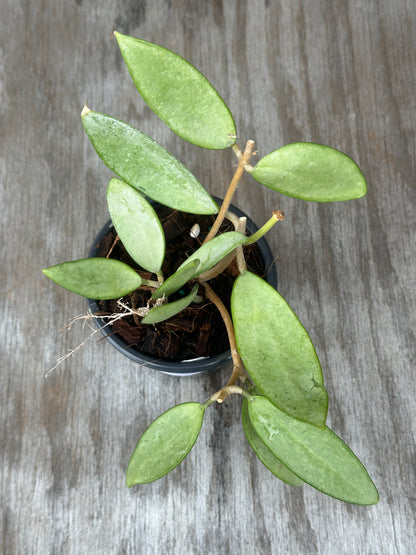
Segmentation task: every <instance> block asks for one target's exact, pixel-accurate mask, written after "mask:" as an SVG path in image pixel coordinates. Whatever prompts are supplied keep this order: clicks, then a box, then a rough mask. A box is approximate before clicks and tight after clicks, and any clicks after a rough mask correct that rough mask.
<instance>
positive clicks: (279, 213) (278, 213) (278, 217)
mask: <svg viewBox="0 0 416 555" xmlns="http://www.w3.org/2000/svg"><path fill="white" fill-rule="evenodd" d="M284 219H285V215H284V213H283V210H273V216H272V217H271V218H270V220H268V221H267V222H266V223H265V224H264V225H263V226H262V227H261V228H260V229H258V230H257V231H256V233H253V235H250V237H249V238H248V239H247V241H246V243H245V244H246V245H251V244H252V243H255V242H256V241H258V240H259V239H260V237H263V235H265V234H266V233H267V232H268V231H269V229H271V228H272V227H273V226H274V224H275V223H277V222H282V221H283V220H284Z"/></svg>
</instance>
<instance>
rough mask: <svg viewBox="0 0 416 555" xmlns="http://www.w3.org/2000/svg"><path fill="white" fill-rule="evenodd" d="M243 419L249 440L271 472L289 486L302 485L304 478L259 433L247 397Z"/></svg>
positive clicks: (243, 409) (242, 410)
mask: <svg viewBox="0 0 416 555" xmlns="http://www.w3.org/2000/svg"><path fill="white" fill-rule="evenodd" d="M241 419H242V421H243V428H244V433H245V434H246V437H247V439H248V442H249V443H250V445H251V447H252V449H253V451H254V452H255V453H256V455H257V456H258V458H259V459H260V460H261V462H262V463H263V464H264V466H265V467H266V468H268V469H269V470H270V472H271V473H272V474H274V475H275V476H276V478H279V479H280V480H282V481H283V482H285V483H286V484H289V486H301V485H302V484H303V480H301V479H300V478H298V477H297V476H296V475H295V474H293V472H291V471H290V470H289V469H288V468H287V467H286V466H285V465H284V464H283V463H282V462H280V461H279V459H277V458H276V457H275V456H274V455H273V453H272V452H271V451H270V449H269V448H268V447H266V445H265V444H264V443H263V441H262V440H261V439H260V437H259V436H258V435H257V432H256V430H255V429H254V427H253V424H252V423H251V420H250V417H249V414H248V401H247V399H244V401H243V406H242V409H241Z"/></svg>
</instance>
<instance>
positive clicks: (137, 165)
mask: <svg viewBox="0 0 416 555" xmlns="http://www.w3.org/2000/svg"><path fill="white" fill-rule="evenodd" d="M82 123H83V125H84V129H85V131H86V133H87V135H88V137H89V139H90V141H91V143H92V145H93V147H94V148H95V150H96V151H97V154H98V155H99V156H100V158H101V159H102V161H103V162H104V164H106V165H107V166H108V167H109V168H110V169H112V170H113V171H114V172H115V173H116V174H117V175H118V176H119V177H121V179H122V180H123V181H125V182H126V183H128V184H129V185H131V186H132V187H134V188H135V189H137V190H138V191H140V192H141V193H143V194H144V195H147V196H148V197H150V198H151V199H153V200H156V201H158V202H160V203H161V204H164V205H166V206H169V207H170V208H174V209H175V210H181V211H183V212H191V213H192V214H215V213H216V212H218V206H217V205H216V203H215V202H214V201H213V199H212V198H211V196H210V195H209V194H208V192H207V191H206V190H205V189H204V187H202V185H201V184H200V183H199V182H198V180H197V179H196V178H195V177H194V176H193V175H192V174H191V173H190V172H189V171H188V170H187V169H186V168H185V166H183V165H182V164H181V163H180V162H179V160H177V159H176V158H175V157H174V156H172V154H170V153H169V152H168V151H167V150H166V149H164V148H163V146H161V145H160V144H159V143H157V142H156V141H155V140H153V139H151V138H150V137H148V136H147V135H145V134H144V133H141V132H140V131H138V130H137V129H135V128H134V127H132V126H131V125H128V124H127V123H124V122H122V121H119V120H117V119H115V118H112V117H110V116H107V115H105V114H100V113H98V112H93V111H91V110H88V109H84V110H83V113H82Z"/></svg>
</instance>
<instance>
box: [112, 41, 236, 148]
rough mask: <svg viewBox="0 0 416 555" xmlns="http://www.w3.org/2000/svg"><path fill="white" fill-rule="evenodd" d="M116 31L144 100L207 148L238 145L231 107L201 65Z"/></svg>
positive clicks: (174, 127) (168, 122)
mask: <svg viewBox="0 0 416 555" xmlns="http://www.w3.org/2000/svg"><path fill="white" fill-rule="evenodd" d="M114 35H115V37H116V39H117V42H118V45H119V47H120V50H121V54H122V56H123V58H124V61H125V62H126V65H127V67H128V69H129V72H130V75H131V77H132V79H133V81H134V84H135V85H136V87H137V89H138V91H139V92H140V94H141V95H142V97H143V99H144V101H145V102H146V103H147V105H148V106H149V107H150V108H151V109H152V110H153V111H154V112H155V113H156V114H157V115H158V116H159V117H160V119H161V120H162V121H164V122H165V123H166V125H168V126H169V127H170V128H171V129H172V131H174V132H175V133H176V134H177V135H179V137H182V139H185V140H186V141H189V142H190V143H192V144H194V145H198V146H201V147H204V148H211V149H223V148H227V147H229V146H232V145H233V144H234V143H235V141H236V129H235V123H234V119H233V117H232V115H231V113H230V111H229V109H228V108H227V106H226V104H225V103H224V101H223V100H222V98H221V97H220V95H219V94H218V93H217V91H216V90H215V89H214V87H213V86H212V85H211V84H210V83H209V81H208V80H207V79H206V78H205V77H204V76H203V75H202V74H201V73H200V72H199V71H198V70H197V69H196V68H195V67H193V66H192V65H191V64H190V63H189V62H187V61H186V60H184V59H183V58H181V57H180V56H178V54H175V53H173V52H171V51H170V50H167V49H166V48H163V47H161V46H158V45H156V44H153V43H150V42H146V41H144V40H140V39H136V38H133V37H128V36H126V35H122V34H120V33H117V32H116V33H114Z"/></svg>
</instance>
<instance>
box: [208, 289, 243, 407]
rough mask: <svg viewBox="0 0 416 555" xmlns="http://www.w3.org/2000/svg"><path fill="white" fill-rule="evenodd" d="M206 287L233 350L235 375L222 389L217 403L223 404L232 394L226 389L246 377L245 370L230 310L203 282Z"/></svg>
mask: <svg viewBox="0 0 416 555" xmlns="http://www.w3.org/2000/svg"><path fill="white" fill-rule="evenodd" d="M202 285H203V286H204V287H205V294H206V296H207V298H208V299H209V300H210V301H211V302H212V303H214V304H215V306H216V307H217V308H218V310H219V312H220V314H221V317H222V319H223V320H224V324H225V327H226V330H227V334H228V341H229V342H230V349H231V356H232V359H233V373H232V374H231V377H230V379H229V380H228V382H227V384H226V385H225V386H224V387H223V388H222V390H221V394H220V395H219V397H218V399H216V400H217V402H218V403H222V402H223V401H224V399H225V398H226V397H228V395H229V394H230V393H229V392H228V391H229V390H227V389H226V388H228V387H229V386H233V385H235V384H236V383H237V380H238V379H239V378H242V377H244V376H245V369H244V366H243V363H242V361H241V358H240V355H239V353H238V350H237V343H236V340H235V332H234V326H233V322H232V320H231V316H230V315H229V313H228V310H227V309H226V308H225V305H224V303H223V302H222V300H221V299H220V298H219V297H218V295H217V294H216V293H215V292H214V291H213V290H212V289H211V287H210V286H209V285H208V283H205V282H203V284H202Z"/></svg>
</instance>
